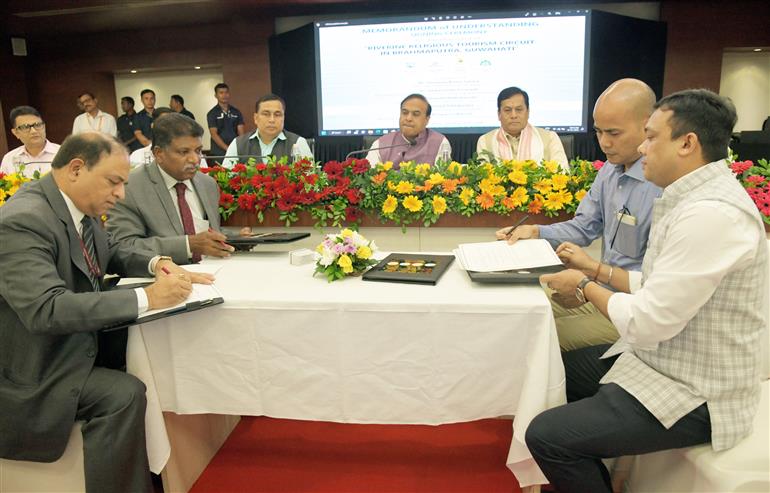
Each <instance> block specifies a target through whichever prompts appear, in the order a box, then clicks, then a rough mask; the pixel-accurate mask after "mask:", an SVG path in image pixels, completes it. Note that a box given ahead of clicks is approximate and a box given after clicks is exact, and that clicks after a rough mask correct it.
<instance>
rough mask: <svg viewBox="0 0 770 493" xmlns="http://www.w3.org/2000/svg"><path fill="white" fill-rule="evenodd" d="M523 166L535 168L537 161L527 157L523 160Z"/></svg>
mask: <svg viewBox="0 0 770 493" xmlns="http://www.w3.org/2000/svg"><path fill="white" fill-rule="evenodd" d="M523 167H525V168H530V169H535V168H537V161H533V160H532V159H527V160H526V161H524V164H523Z"/></svg>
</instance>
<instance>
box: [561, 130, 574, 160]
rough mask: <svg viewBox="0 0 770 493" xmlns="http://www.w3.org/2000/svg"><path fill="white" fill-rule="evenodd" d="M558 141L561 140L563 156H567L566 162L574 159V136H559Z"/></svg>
mask: <svg viewBox="0 0 770 493" xmlns="http://www.w3.org/2000/svg"><path fill="white" fill-rule="evenodd" d="M559 140H561V145H562V146H563V147H564V154H566V155H567V160H568V161H571V160H573V159H575V136H574V135H573V134H563V135H562V134H559Z"/></svg>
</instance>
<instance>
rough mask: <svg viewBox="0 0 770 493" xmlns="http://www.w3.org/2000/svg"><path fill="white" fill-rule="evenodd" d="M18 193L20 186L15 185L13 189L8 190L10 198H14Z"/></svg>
mask: <svg viewBox="0 0 770 493" xmlns="http://www.w3.org/2000/svg"><path fill="white" fill-rule="evenodd" d="M18 191H19V185H14V186H12V187H11V188H9V189H8V192H7V193H8V196H9V197H10V196H12V195H13V194H15V193H16V192H18Z"/></svg>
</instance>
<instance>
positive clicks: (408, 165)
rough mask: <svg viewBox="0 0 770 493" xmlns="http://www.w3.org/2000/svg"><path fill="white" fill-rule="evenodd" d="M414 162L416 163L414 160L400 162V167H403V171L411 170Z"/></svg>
mask: <svg viewBox="0 0 770 493" xmlns="http://www.w3.org/2000/svg"><path fill="white" fill-rule="evenodd" d="M413 164H414V163H413V162H412V161H402V162H401V163H400V164H399V167H400V168H401V170H403V171H409V168H411V167H412V165H413Z"/></svg>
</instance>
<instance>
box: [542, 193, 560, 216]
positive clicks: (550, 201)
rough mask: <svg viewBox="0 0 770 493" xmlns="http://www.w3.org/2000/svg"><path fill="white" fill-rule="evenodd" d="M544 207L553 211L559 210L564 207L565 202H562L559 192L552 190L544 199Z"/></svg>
mask: <svg viewBox="0 0 770 493" xmlns="http://www.w3.org/2000/svg"><path fill="white" fill-rule="evenodd" d="M543 207H545V208H546V209H548V210H551V211H558V210H559V209H562V208H563V207H564V202H562V196H561V194H560V193H557V192H551V193H549V194H548V195H546V196H545V200H544V201H543Z"/></svg>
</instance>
